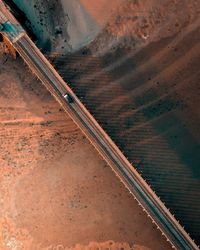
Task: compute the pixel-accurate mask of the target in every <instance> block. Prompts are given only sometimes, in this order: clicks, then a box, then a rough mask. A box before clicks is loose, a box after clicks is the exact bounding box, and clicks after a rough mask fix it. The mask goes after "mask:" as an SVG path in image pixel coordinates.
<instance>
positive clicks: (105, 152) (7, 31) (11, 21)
mask: <svg viewBox="0 0 200 250" xmlns="http://www.w3.org/2000/svg"><path fill="white" fill-rule="evenodd" d="M0 32H1V33H2V34H3V36H5V37H6V38H7V39H9V41H10V42H11V43H12V45H13V46H14V47H15V49H16V50H17V51H18V53H19V54H20V55H21V57H22V58H23V59H24V61H25V62H26V63H27V65H28V66H29V68H30V69H31V70H32V72H33V73H34V74H35V75H36V76H37V77H38V78H39V79H40V80H41V81H42V83H43V84H44V85H45V87H46V88H47V89H48V90H49V91H50V92H51V94H52V95H53V96H54V97H55V99H56V100H57V101H58V102H59V103H60V104H61V105H62V107H63V108H64V110H65V111H66V112H67V113H68V114H69V115H70V116H71V118H72V119H73V120H74V122H75V123H76V124H77V125H78V126H79V127H80V129H81V130H82V131H83V133H84V134H85V135H86V136H87V137H88V139H89V140H90V141H91V143H92V144H93V145H94V147H95V148H96V149H97V150H98V152H99V153H100V154H101V156H102V157H103V158H104V159H105V160H106V162H107V163H108V164H109V165H110V167H111V168H112V169H113V171H114V172H115V173H116V175H117V176H118V177H119V178H120V180H121V181H122V182H123V183H124V185H125V186H126V187H127V188H128V189H129V191H130V192H131V193H132V194H133V196H134V198H135V199H137V201H138V203H139V204H140V205H141V206H142V208H143V210H144V211H146V213H147V215H148V216H149V217H151V219H152V222H153V223H155V224H156V225H157V227H158V229H160V230H161V232H162V233H163V234H164V235H165V236H166V238H167V240H168V241H170V242H171V244H172V246H173V247H174V248H176V249H187V250H189V249H198V246H197V245H196V244H195V243H194V241H193V240H192V239H191V238H190V236H189V235H188V234H187V232H186V231H185V230H184V229H183V227H181V225H180V224H179V223H178V221H177V220H176V219H175V218H174V216H173V215H172V214H171V213H170V212H169V210H168V209H167V208H166V207H165V205H164V204H163V203H162V202H161V200H160V199H159V198H158V197H157V195H156V194H155V193H154V192H153V191H152V189H151V188H150V187H149V186H148V185H147V183H146V182H145V180H144V179H143V178H142V177H141V176H140V174H139V173H138V172H137V171H136V169H135V168H134V167H133V166H132V165H131V163H130V162H129V161H128V159H126V157H125V156H124V155H123V153H122V152H121V151H120V150H119V148H118V147H117V146H116V145H115V143H114V142H113V141H112V140H111V139H110V137H109V136H108V135H107V134H106V133H105V131H104V130H103V129H102V128H101V126H100V125H99V124H98V122H97V121H96V120H95V119H94V117H93V116H92V115H91V114H90V113H89V111H88V110H87V109H86V107H85V106H84V105H83V104H82V103H81V101H80V100H79V98H78V97H77V96H76V95H75V93H74V92H73V91H72V90H71V88H70V87H69V85H68V84H67V83H66V82H65V81H64V80H63V79H62V77H61V76H60V75H59V74H58V72H57V71H56V70H55V69H54V67H53V66H52V65H51V64H50V62H49V61H48V60H47V59H46V58H45V56H44V55H43V54H42V53H41V52H40V50H39V49H38V48H37V47H36V45H35V44H34V43H33V42H32V40H31V39H30V38H29V36H28V35H27V33H26V32H25V30H23V28H22V27H21V25H20V24H19V23H18V22H17V20H16V19H15V18H14V17H13V16H12V14H11V13H10V11H9V9H8V8H7V7H6V6H5V5H4V3H3V2H2V1H1V0H0ZM69 96H70V100H71V101H69V98H68V97H69Z"/></svg>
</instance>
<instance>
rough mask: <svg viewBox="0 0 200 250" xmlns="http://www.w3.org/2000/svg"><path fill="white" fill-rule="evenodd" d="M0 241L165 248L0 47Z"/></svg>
mask: <svg viewBox="0 0 200 250" xmlns="http://www.w3.org/2000/svg"><path fill="white" fill-rule="evenodd" d="M0 65H1V68H0V141H1V143H0V249H1V250H22V249H24V250H29V249H30V250H36V249H38V250H40V249H42V250H47V249H48V250H50V249H51V250H53V249H55V250H61V249H153V250H156V249H158V250H160V249H162V250H165V249H171V246H170V245H169V244H168V243H167V241H166V239H165V238H164V237H163V236H162V235H161V232H160V231H159V230H157V228H156V226H155V225H153V224H152V222H151V221H150V219H149V218H148V217H147V215H146V214H145V213H144V212H143V210H142V208H141V207H140V206H139V205H138V204H137V202H136V201H135V200H134V199H133V197H132V196H131V195H130V194H129V192H128V190H126V189H125V187H124V186H123V185H122V183H120V181H119V180H118V178H117V177H116V176H115V175H114V173H113V172H112V171H111V169H110V167H109V166H108V165H107V164H106V163H105V162H104V161H103V160H102V159H101V157H100V156H99V155H98V153H97V152H96V150H95V149H94V148H93V146H92V145H91V144H90V143H89V141H88V140H87V138H85V136H84V135H83V134H82V132H81V131H80V130H79V129H78V128H77V127H76V125H75V124H74V123H73V121H72V120H71V119H70V118H69V117H68V116H67V115H66V114H65V113H64V111H63V110H62V109H61V108H60V106H59V105H58V104H57V103H56V101H55V100H54V99H53V97H52V96H51V95H50V94H49V93H48V91H47V90H46V89H45V88H44V87H43V85H42V84H41V82H40V81H38V80H37V79H36V78H35V77H34V76H33V75H32V73H31V72H30V71H29V69H28V68H27V67H26V65H25V64H24V63H23V61H22V60H21V59H20V58H17V59H16V60H14V59H13V58H12V57H11V56H10V55H8V54H7V52H6V50H5V48H4V46H2V44H1V49H0Z"/></svg>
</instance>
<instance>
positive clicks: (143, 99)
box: [52, 0, 200, 244]
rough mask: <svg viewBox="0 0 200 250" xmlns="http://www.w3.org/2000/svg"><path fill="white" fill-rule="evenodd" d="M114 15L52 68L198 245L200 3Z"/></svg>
mask: <svg viewBox="0 0 200 250" xmlns="http://www.w3.org/2000/svg"><path fill="white" fill-rule="evenodd" d="M88 2H89V1H88ZM98 2H99V1H98ZM90 12H91V13H92V15H93V16H94V15H95V9H93V12H92V10H91V11H90ZM114 13H115V14H114V15H112V16H111V17H110V19H109V20H108V22H107V24H106V25H105V27H104V28H103V29H102V30H101V32H100V33H99V34H98V36H97V37H96V38H95V39H94V41H93V42H92V43H90V44H88V45H87V46H86V47H84V48H82V49H80V50H79V51H76V52H74V53H72V54H68V55H66V56H62V55H61V54H60V56H58V55H56V57H55V58H52V62H53V64H54V65H55V66H56V68H57V70H58V71H59V72H60V74H62V76H63V77H64V79H65V80H66V81H67V82H68V83H69V84H70V86H71V88H72V89H73V90H74V92H75V93H76V94H77V95H78V96H79V98H80V99H81V100H82V102H83V103H84V104H85V105H86V107H87V108H88V110H89V111H90V112H91V113H92V114H93V116H94V117H95V118H96V120H97V121H98V122H99V123H100V125H101V126H102V127H103V128H104V130H105V131H106V132H107V133H108V134H109V136H110V137H111V138H112V139H113V141H114V142H115V143H116V144H117V145H118V147H119V148H120V149H121V151H122V152H124V154H125V156H126V157H127V158H128V159H129V161H130V162H131V163H132V164H133V165H134V166H135V168H136V169H137V170H138V172H139V173H140V174H141V175H142V176H143V178H144V179H145V180H146V181H147V183H148V184H149V185H150V186H151V188H152V189H153V190H154V191H155V192H156V193H157V195H158V196H159V197H160V198H161V200H162V201H163V202H164V203H165V205H166V206H167V207H168V208H169V209H170V211H171V213H172V214H174V215H175V218H176V219H177V220H178V221H180V224H181V225H182V226H184V227H185V229H186V231H187V232H188V233H189V234H190V235H191V237H192V238H193V239H194V240H195V241H196V243H197V244H200V220H199V211H200V202H199V201H200V192H199V191H200V169H199V162H200V154H199V151H200V133H199V126H200V119H199V118H200V109H199V97H200V88H199V82H200V74H199V65H200V2H199V1H195V0H190V1H179V0H177V1H173V0H164V1H158V0H155V1H154V0H152V1H146V0H143V1H124V4H122V5H120V6H119V7H118V8H117V9H116V10H115V12H114ZM97 18H98V16H97Z"/></svg>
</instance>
